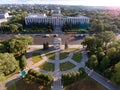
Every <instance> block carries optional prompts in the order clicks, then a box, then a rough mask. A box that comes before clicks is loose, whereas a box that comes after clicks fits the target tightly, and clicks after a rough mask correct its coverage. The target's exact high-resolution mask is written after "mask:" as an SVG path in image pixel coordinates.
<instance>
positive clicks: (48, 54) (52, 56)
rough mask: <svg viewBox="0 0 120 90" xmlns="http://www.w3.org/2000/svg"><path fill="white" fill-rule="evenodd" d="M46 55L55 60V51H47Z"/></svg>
mask: <svg viewBox="0 0 120 90" xmlns="http://www.w3.org/2000/svg"><path fill="white" fill-rule="evenodd" d="M46 56H47V57H48V58H49V59H52V60H55V53H47V54H46Z"/></svg>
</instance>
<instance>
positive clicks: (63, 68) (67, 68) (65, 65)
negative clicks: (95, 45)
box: [60, 61, 75, 71]
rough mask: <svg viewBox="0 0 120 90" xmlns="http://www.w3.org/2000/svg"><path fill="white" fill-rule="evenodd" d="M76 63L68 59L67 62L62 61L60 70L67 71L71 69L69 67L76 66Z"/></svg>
mask: <svg viewBox="0 0 120 90" xmlns="http://www.w3.org/2000/svg"><path fill="white" fill-rule="evenodd" d="M74 67H75V65H74V64H72V63H71V62H69V61H67V62H65V63H60V70H61V71H66V70H69V69H72V68H74Z"/></svg>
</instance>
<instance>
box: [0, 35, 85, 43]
mask: <svg viewBox="0 0 120 90" xmlns="http://www.w3.org/2000/svg"><path fill="white" fill-rule="evenodd" d="M22 35H25V34H22ZM27 35H30V36H32V37H33V39H34V41H33V44H34V45H42V44H43V43H44V42H46V41H47V42H49V44H50V45H53V40H54V36H53V34H50V37H42V34H27ZM14 36H15V35H11V34H8V35H7V34H0V40H8V39H10V38H12V37H14ZM58 37H60V38H62V44H65V42H68V44H69V45H75V44H80V42H82V41H83V39H81V37H79V36H78V37H71V36H70V34H59V35H58Z"/></svg>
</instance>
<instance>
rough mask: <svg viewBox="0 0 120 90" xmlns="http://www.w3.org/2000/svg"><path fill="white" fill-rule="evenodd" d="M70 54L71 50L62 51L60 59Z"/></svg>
mask: <svg viewBox="0 0 120 90" xmlns="http://www.w3.org/2000/svg"><path fill="white" fill-rule="evenodd" d="M68 55H69V52H61V53H60V60H62V59H65V58H67V57H68Z"/></svg>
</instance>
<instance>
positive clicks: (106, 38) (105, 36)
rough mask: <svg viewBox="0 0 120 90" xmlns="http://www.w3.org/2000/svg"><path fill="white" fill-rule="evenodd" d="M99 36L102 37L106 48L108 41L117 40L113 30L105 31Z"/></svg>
mask: <svg viewBox="0 0 120 90" xmlns="http://www.w3.org/2000/svg"><path fill="white" fill-rule="evenodd" d="M99 37H100V38H101V39H102V41H103V44H104V46H105V48H106V47H107V45H108V43H110V42H112V41H114V40H115V34H114V33H113V32H112V31H105V32H102V33H100V34H99Z"/></svg>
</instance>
